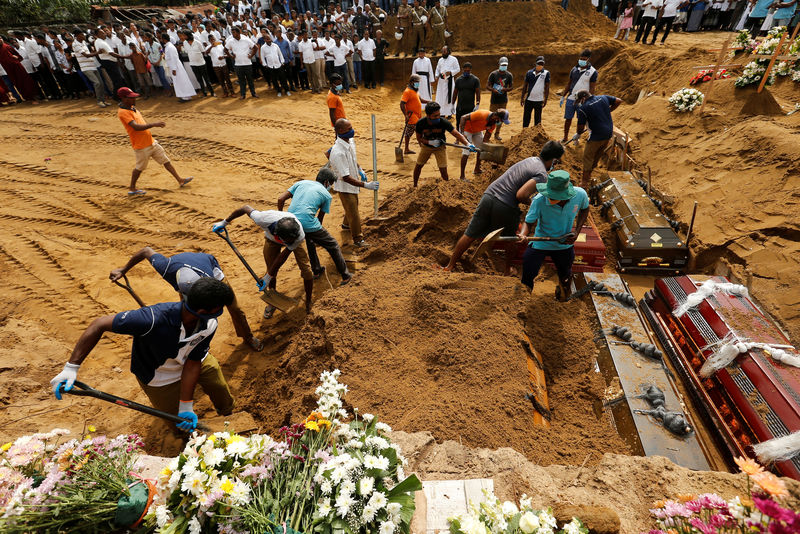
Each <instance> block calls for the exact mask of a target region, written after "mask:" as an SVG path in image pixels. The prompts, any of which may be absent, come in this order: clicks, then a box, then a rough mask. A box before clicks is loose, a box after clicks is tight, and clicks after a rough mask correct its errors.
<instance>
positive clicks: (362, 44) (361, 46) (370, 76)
mask: <svg viewBox="0 0 800 534" xmlns="http://www.w3.org/2000/svg"><path fill="white" fill-rule="evenodd" d="M356 47H357V48H358V53H359V54H361V71H362V73H363V75H364V87H365V88H366V89H370V88H372V89H375V41H374V40H373V39H372V38H371V37H370V35H369V30H365V31H364V38H363V39H361V40H360V41H359V42H358V44H357V45H356Z"/></svg>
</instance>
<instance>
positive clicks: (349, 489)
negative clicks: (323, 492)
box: [339, 479, 356, 495]
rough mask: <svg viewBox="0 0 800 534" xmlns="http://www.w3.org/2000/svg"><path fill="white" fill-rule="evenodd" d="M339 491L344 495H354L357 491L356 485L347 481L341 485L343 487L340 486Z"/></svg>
mask: <svg viewBox="0 0 800 534" xmlns="http://www.w3.org/2000/svg"><path fill="white" fill-rule="evenodd" d="M339 491H340V492H342V493H347V494H350V495H352V494H353V493H355V491H356V485H355V484H354V483H353V481H352V480H350V479H347V480H345V481H344V482H342V483H341V485H340V486H339Z"/></svg>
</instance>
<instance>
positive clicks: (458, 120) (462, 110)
mask: <svg viewBox="0 0 800 534" xmlns="http://www.w3.org/2000/svg"><path fill="white" fill-rule="evenodd" d="M459 103H460V102H459ZM473 109H475V106H474V105H473V106H471V107H468V108H460V107H458V106H456V124H455V126H456V130H458V125H459V124H461V117H463V116H464V115H467V114H468V113H472V110H473Z"/></svg>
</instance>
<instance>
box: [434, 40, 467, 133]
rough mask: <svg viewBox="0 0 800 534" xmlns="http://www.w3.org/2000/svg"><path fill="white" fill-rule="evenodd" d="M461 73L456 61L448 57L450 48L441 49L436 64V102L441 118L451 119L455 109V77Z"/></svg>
mask: <svg viewBox="0 0 800 534" xmlns="http://www.w3.org/2000/svg"><path fill="white" fill-rule="evenodd" d="M459 72H461V67H460V66H459V64H458V59H456V57H455V56H453V55H450V47H449V46H443V47H442V57H440V58H439V61H438V62H436V82H437V83H436V102H437V103H438V104H439V106H441V113H442V117H451V116H452V115H453V114H455V111H456V107H455V102H453V85H454V84H455V81H456V80H455V77H456V76H457V75H458V73H459Z"/></svg>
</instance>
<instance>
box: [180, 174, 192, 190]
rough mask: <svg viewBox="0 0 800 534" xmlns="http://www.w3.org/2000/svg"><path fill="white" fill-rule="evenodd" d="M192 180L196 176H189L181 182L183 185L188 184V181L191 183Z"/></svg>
mask: <svg viewBox="0 0 800 534" xmlns="http://www.w3.org/2000/svg"><path fill="white" fill-rule="evenodd" d="M192 180H194V176H189V177H187V178H185V179H184V180H183V183H181V187H183V186H184V185H186V184H188V183H189V182H191V181H192Z"/></svg>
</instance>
